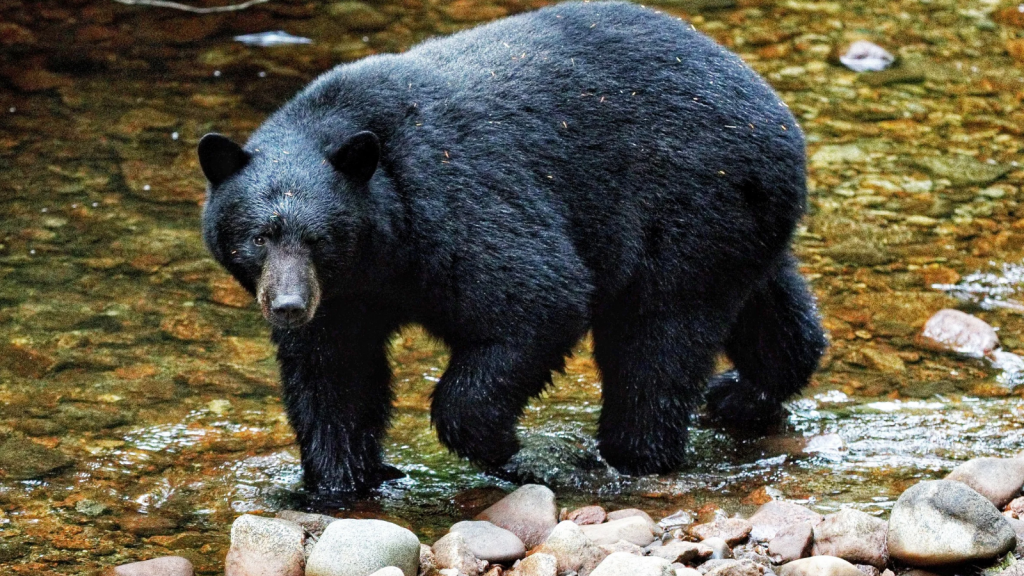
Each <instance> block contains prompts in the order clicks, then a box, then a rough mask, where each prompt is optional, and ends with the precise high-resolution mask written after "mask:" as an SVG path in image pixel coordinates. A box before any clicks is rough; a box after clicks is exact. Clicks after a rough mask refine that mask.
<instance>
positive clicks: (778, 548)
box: [768, 522, 814, 564]
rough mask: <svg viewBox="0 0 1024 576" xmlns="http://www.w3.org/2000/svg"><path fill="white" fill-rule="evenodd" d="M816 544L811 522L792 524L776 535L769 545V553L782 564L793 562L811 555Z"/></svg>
mask: <svg viewBox="0 0 1024 576" xmlns="http://www.w3.org/2000/svg"><path fill="white" fill-rule="evenodd" d="M813 543H814V528H813V527H812V526H811V523H810V522H798V523H796V524H790V525H789V526H786V527H785V528H783V529H782V530H779V531H778V532H776V533H775V537H774V538H772V539H771V541H770V542H769V543H768V553H769V554H771V555H772V556H773V557H775V558H777V559H778V562H779V563H780V564H785V563H786V562H792V561H794V560H799V559H801V558H805V557H807V556H810V555H811V545H812V544H813Z"/></svg>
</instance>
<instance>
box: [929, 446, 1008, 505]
mask: <svg viewBox="0 0 1024 576" xmlns="http://www.w3.org/2000/svg"><path fill="white" fill-rule="evenodd" d="M946 480H955V481H957V482H963V483H964V484H967V485H968V486H970V487H971V488H974V490H975V491H977V492H978V493H979V494H981V495H982V496H984V497H985V498H988V499H989V502H992V504H994V505H995V506H996V507H997V508H1000V509H1001V508H1002V507H1003V506H1006V505H1007V504H1009V503H1010V501H1011V500H1013V499H1014V498H1016V497H1018V496H1020V490H1021V488H1022V487H1024V460H1018V459H1016V458H975V459H973V460H969V461H967V462H964V463H963V464H961V465H959V466H957V467H956V468H954V469H953V471H952V472H950V473H949V475H948V476H946Z"/></svg>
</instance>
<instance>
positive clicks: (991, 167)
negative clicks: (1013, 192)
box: [911, 155, 1013, 187]
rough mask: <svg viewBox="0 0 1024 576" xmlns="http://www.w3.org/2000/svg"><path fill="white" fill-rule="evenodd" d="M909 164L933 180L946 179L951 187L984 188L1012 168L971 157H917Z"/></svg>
mask: <svg viewBox="0 0 1024 576" xmlns="http://www.w3.org/2000/svg"><path fill="white" fill-rule="evenodd" d="M911 164H913V166H915V167H917V168H920V169H922V170H924V171H925V172H927V173H929V174H930V175H931V176H932V177H934V178H946V179H948V180H949V181H950V182H951V183H952V184H953V186H955V187H962V186H986V185H988V184H991V183H992V182H995V181H996V180H998V179H1000V178H1002V177H1003V176H1004V175H1006V174H1007V173H1008V172H1010V170H1012V169H1013V167H1012V166H1008V165H1006V166H1004V165H1001V164H987V163H985V162H981V161H979V160H978V159H977V158H975V157H973V156H964V155H955V156H918V157H915V158H914V159H913V160H912V162H911Z"/></svg>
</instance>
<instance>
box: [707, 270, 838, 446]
mask: <svg viewBox="0 0 1024 576" xmlns="http://www.w3.org/2000/svg"><path fill="white" fill-rule="evenodd" d="M826 346H827V340H826V338H825V333H824V331H823V330H822V328H821V323H820V320H819V318H818V311H817V309H816V307H815V304H814V297H813V296H812V295H811V294H810V292H809V291H808V288H807V284H806V282H804V279H803V278H802V277H801V276H800V273H799V272H798V271H797V267H796V262H795V260H794V259H793V258H792V256H789V255H787V256H786V257H785V259H784V260H783V261H782V264H781V266H780V267H779V268H778V270H777V271H776V272H775V273H774V274H773V275H772V276H770V277H769V278H768V279H767V280H766V281H765V282H764V283H762V284H761V285H760V286H758V287H757V288H756V289H755V290H754V292H753V293H751V295H750V296H749V297H748V299H747V300H746V302H744V305H743V308H742V309H741V311H740V313H739V316H738V317H737V318H736V321H735V323H734V324H733V326H732V328H731V331H730V334H729V337H728V339H727V340H726V344H725V350H726V354H728V356H729V359H730V360H732V363H733V365H734V366H735V368H736V369H735V370H731V371H728V372H725V373H723V374H719V375H717V376H715V377H714V378H712V379H711V382H710V383H709V385H708V389H707V393H706V396H705V398H706V400H707V410H708V415H709V416H710V417H711V419H712V420H713V421H715V422H716V423H719V424H722V425H724V426H726V427H729V428H733V429H735V430H738V431H744V432H750V433H755V434H761V433H764V432H766V431H767V430H768V429H770V428H771V426H772V425H774V424H777V423H778V422H779V420H780V419H781V418H782V417H783V415H784V410H783V408H782V403H783V402H784V401H785V400H786V399H788V398H789V397H790V396H793V395H794V394H796V393H797V392H799V391H800V390H801V389H802V388H803V387H804V386H806V385H807V382H808V380H809V379H810V377H811V375H812V374H813V373H814V371H815V370H816V369H817V367H818V360H819V359H820V358H821V355H822V354H823V353H824V351H825V348H826Z"/></svg>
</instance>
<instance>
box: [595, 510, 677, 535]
mask: <svg viewBox="0 0 1024 576" xmlns="http://www.w3.org/2000/svg"><path fill="white" fill-rule="evenodd" d="M633 516H637V517H640V518H643V519H644V520H646V521H647V523H648V524H650V526H651V532H652V533H653V534H654V535H655V536H661V534H662V533H663V532H664V531H665V530H664V529H663V528H662V527H661V526H659V525H658V523H657V522H655V521H654V518H651V515H650V514H648V513H647V512H644V511H643V510H641V509H639V508H624V509H622V510H615V511H612V512H609V513H608V520H609V521H611V520H622V519H623V518H632V517H633Z"/></svg>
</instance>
